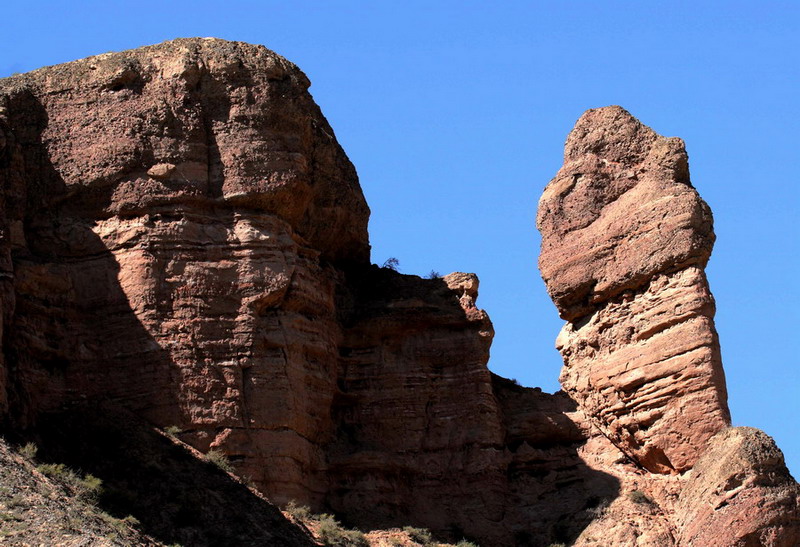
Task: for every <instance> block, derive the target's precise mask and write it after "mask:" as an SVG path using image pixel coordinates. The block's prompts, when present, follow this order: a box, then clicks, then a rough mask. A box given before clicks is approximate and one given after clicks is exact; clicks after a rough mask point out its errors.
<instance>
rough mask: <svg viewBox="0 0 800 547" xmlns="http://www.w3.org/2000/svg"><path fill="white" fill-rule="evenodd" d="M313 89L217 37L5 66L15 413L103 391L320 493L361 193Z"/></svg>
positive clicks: (198, 442)
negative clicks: (26, 67)
mask: <svg viewBox="0 0 800 547" xmlns="http://www.w3.org/2000/svg"><path fill="white" fill-rule="evenodd" d="M308 85H309V82H308V80H307V78H306V77H305V75H304V74H303V73H302V72H300V70H299V69H297V67H295V66H294V65H292V64H291V63H289V62H288V61H286V60H285V59H283V58H281V57H279V56H278V55H276V54H274V53H272V52H270V51H269V50H267V49H265V48H263V47H259V46H250V45H247V44H239V43H231V42H225V41H222V40H215V39H192V40H176V41H174V42H169V43H166V44H162V45H158V46H152V47H147V48H142V49H140V50H135V51H130V52H123V53H113V54H106V55H100V56H98V57H92V58H89V59H84V60H82V61H76V62H74V63H69V64H67V65H60V66H56V67H50V68H44V69H40V70H38V71H35V72H33V73H30V74H27V75H23V76H19V77H14V78H10V79H7V80H3V81H2V83H0V97H2V101H1V102H2V104H3V106H4V111H3V114H2V122H0V123H2V128H3V132H4V135H6V144H5V148H4V152H3V154H4V158H5V159H4V163H3V164H2V169H0V173H2V175H1V176H2V177H3V182H5V184H4V186H3V188H4V198H5V219H4V220H5V233H6V234H16V240H15V241H11V242H10V245H11V246H12V249H11V254H12V261H13V267H12V266H11V265H10V264H8V262H9V260H8V258H6V259H5V260H6V262H5V266H4V268H5V269H6V271H8V270H13V273H11V272H9V273H7V274H6V275H5V276H4V277H3V279H2V280H1V281H0V282H2V283H3V284H4V285H3V287H6V288H7V287H8V286H9V279H13V291H12V295H13V296H11V295H8V294H6V295H5V296H4V297H3V301H4V308H3V311H4V316H5V317H4V318H5V320H6V326H7V328H6V329H5V331H6V332H13V333H14V335H13V339H12V340H10V341H9V340H5V341H4V350H5V351H4V354H5V355H6V357H7V358H8V355H12V356H13V359H14V362H13V363H10V366H9V367H8V368H9V369H10V370H14V371H15V372H14V385H13V386H11V393H12V394H13V396H14V397H15V405H14V413H15V414H16V415H17V420H18V421H22V422H23V423H25V422H26V421H29V420H30V415H32V414H34V413H36V412H41V411H46V410H49V409H53V408H58V407H59V406H60V405H63V404H64V403H65V402H69V401H72V400H75V399H76V398H78V399H80V398H84V399H85V398H89V399H92V398H96V397H104V398H110V399H112V400H115V401H118V402H120V403H122V404H124V405H125V406H127V407H129V408H132V409H134V410H136V411H137V412H140V413H141V414H143V415H145V416H147V417H149V418H150V419H151V420H153V421H154V422H155V423H157V424H159V425H161V426H167V425H175V426H178V427H180V428H181V429H182V430H184V431H185V433H184V434H183V437H184V438H185V440H188V441H191V442H192V444H194V445H195V446H197V447H198V448H200V449H202V450H208V449H209V448H210V447H216V448H219V449H221V450H223V451H224V452H226V453H227V454H228V455H229V456H230V457H231V458H233V459H235V460H237V461H238V469H239V471H240V472H241V473H242V474H243V475H248V476H250V477H251V478H252V479H253V480H254V481H255V482H256V483H257V484H259V485H261V486H262V487H263V488H264V489H266V490H268V491H272V490H275V491H280V492H282V495H283V497H286V498H290V497H295V498H298V499H303V500H309V501H315V502H318V501H319V500H320V499H321V497H322V496H323V495H324V492H325V490H326V487H327V479H326V478H325V477H324V470H325V456H324V454H323V451H322V446H323V445H325V444H326V443H327V442H329V441H330V440H331V435H332V434H333V425H332V422H331V401H332V399H333V396H334V392H335V391H336V375H337V359H338V350H337V341H338V339H339V337H340V327H339V325H338V323H337V318H336V312H335V307H334V296H335V292H336V287H337V283H338V282H339V281H338V280H339V278H340V277H341V273H340V272H339V271H338V270H337V269H336V268H337V267H338V268H343V267H351V266H352V265H366V264H367V263H368V258H369V244H368V241H367V233H366V226H367V219H368V214H369V210H368V208H367V206H366V203H365V202H364V199H363V196H362V193H361V189H360V187H359V185H358V181H357V177H356V174H355V170H354V169H353V167H352V165H351V164H350V162H349V161H348V160H347V158H346V156H345V155H344V152H343V151H342V150H341V148H340V147H339V145H338V144H337V143H336V141H335V139H334V138H333V131H332V130H331V128H330V127H329V126H328V124H327V122H326V121H325V119H324V117H323V116H322V114H321V113H320V111H319V109H318V108H317V106H316V105H315V104H314V102H313V100H312V98H311V96H310V95H309V93H308V91H307V88H308ZM4 241H5V242H8V238H5V239H4ZM0 250H1V251H3V252H4V253H5V255H4V256H5V257H8V256H9V244H8V243H6V246H5V247H3V249H0ZM14 300H16V302H17V304H16V306H15V305H14V304H13V301H14ZM7 301H8V302H9V303H8V304H6V302H7ZM9 317H11V318H10V319H9ZM9 346H10V347H9ZM4 371H5V369H4ZM4 393H5V390H4Z"/></svg>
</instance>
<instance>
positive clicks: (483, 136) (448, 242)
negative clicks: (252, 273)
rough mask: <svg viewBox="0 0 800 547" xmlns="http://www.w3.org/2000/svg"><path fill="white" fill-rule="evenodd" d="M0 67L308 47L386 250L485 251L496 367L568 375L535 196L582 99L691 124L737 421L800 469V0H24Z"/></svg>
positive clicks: (481, 257)
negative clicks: (146, 53)
mask: <svg viewBox="0 0 800 547" xmlns="http://www.w3.org/2000/svg"><path fill="white" fill-rule="evenodd" d="M3 11H4V13H3V18H4V23H5V24H4V29H3V32H2V33H0V76H7V75H10V74H11V73H13V72H24V71H27V70H31V69H34V68H38V67H40V66H43V65H51V64H56V63H60V62H66V61H70V60H73V59H77V58H81V57H86V56H88V55H94V54H98V53H103V52H106V51H117V50H122V49H129V48H134V47H138V46H142V45H147V44H152V43H158V42H162V41H164V40H169V39H172V38H177V37H186V36H215V37H219V38H226V39H231V40H241V41H246V42H252V43H259V44H264V45H266V46H267V47H269V48H270V49H273V50H275V51H277V52H278V53H280V54H281V55H284V56H285V57H287V58H288V59H290V60H291V61H294V62H295V63H297V64H298V65H299V66H300V67H301V68H302V69H303V70H304V71H305V72H306V74H307V75H308V76H309V77H310V79H311V81H312V82H313V85H312V87H311V92H312V93H313V95H314V97H315V99H316V100H317V102H318V103H319V104H320V106H321V107H322V109H323V112H324V113H325V114H326V116H327V117H328V119H329V121H330V122H331V125H332V126H333V128H334V129H335V131H336V134H337V137H338V139H339V141H340V142H341V143H342V145H343V146H344V148H345V150H346V151H347V153H348V155H349V156H350V158H351V160H352V161H353V163H354V164H355V165H356V168H357V169H358V171H359V175H360V177H361V184H362V186H363V188H364V192H365V194H366V196H367V199H368V201H369V204H370V207H371V208H372V219H371V222H370V234H371V239H372V245H373V261H374V262H376V263H382V262H383V261H384V260H386V259H387V258H389V257H396V258H398V259H399V261H400V266H401V271H402V272H404V273H414V274H419V275H425V274H427V273H428V272H430V271H431V270H436V271H438V272H441V273H449V272H451V271H472V272H476V273H477V274H478V275H479V276H480V278H481V282H482V284H481V296H480V299H479V302H478V303H479V305H481V306H482V307H484V308H485V309H486V310H487V311H488V312H489V314H490V315H491V317H492V319H493V321H494V324H495V329H496V331H497V335H496V338H495V343H494V345H493V348H492V358H491V361H490V368H492V370H494V371H495V372H497V373H499V374H502V375H504V376H507V377H514V378H517V379H518V380H519V381H520V382H521V383H523V384H524V385H528V386H541V387H542V388H544V389H545V390H548V391H553V390H556V389H558V383H557V378H558V374H559V370H560V367H561V358H560V356H559V355H558V353H557V352H556V351H555V349H554V340H555V337H556V334H557V333H558V330H559V329H560V327H561V321H560V320H559V319H558V316H557V314H556V311H555V308H554V306H553V305H552V304H551V302H550V300H549V298H548V297H547V294H546V293H545V290H544V284H543V283H542V281H541V279H540V277H539V274H538V271H537V269H536V258H537V254H538V245H539V237H538V233H537V232H536V230H535V212H536V203H537V200H538V197H539V195H540V193H541V191H542V189H543V188H544V186H545V185H546V184H547V182H548V181H549V180H550V178H551V177H552V176H553V175H554V174H555V172H556V171H557V169H558V168H559V167H560V165H561V161H562V150H563V143H564V139H565V137H566V135H567V133H568V132H569V130H570V129H571V127H572V125H573V124H574V122H575V120H577V118H578V117H579V116H580V114H581V113H582V112H583V111H584V110H586V109H588V108H594V107H599V106H605V105H609V104H620V105H622V106H623V107H625V108H626V109H628V110H629V111H630V112H631V113H633V115H635V116H637V117H638V118H639V119H640V120H642V122H644V123H645V124H647V125H649V126H651V127H653V128H654V129H655V130H656V131H658V132H659V133H661V134H664V135H669V136H680V137H682V138H683V139H684V140H685V141H686V143H687V148H688V151H689V155H690V165H691V172H692V180H693V183H694V185H695V187H696V188H697V189H698V190H699V192H700V194H701V195H702V196H703V197H704V198H705V200H706V201H707V202H708V203H709V204H710V205H711V207H712V209H713V211H714V216H715V225H716V233H717V244H716V247H715V250H714V254H713V256H712V258H711V263H710V265H709V268H708V276H709V279H710V283H711V289H712V291H713V292H714V294H715V296H716V299H717V308H718V315H717V328H718V330H719V334H720V339H721V342H722V351H723V361H724V364H725V370H726V374H727V378H728V391H729V395H730V405H731V410H732V414H733V420H734V424H735V425H750V426H755V427H759V428H761V429H763V430H765V431H766V432H767V433H769V434H770V435H772V436H773V437H775V438H776V440H777V441H778V444H779V446H780V447H781V448H782V449H783V451H784V453H785V454H786V457H787V462H788V464H789V467H790V469H792V471H793V473H794V475H795V476H796V477H797V476H798V475H800V438H798V435H797V432H798V427H797V419H798V418H797V416H800V367H799V365H800V350H798V341H800V336H798V334H797V333H798V324H799V323H800V321H798V320H800V311H799V310H800V298H798V293H797V289H796V288H795V285H797V284H798V279H797V273H798V266H799V265H800V264H799V263H800V260H798V251H800V230H798V227H797V224H796V218H797V211H798V206H800V180H798V178H799V177H798V174H797V173H798V170H797V164H798V160H800V157H799V156H800V154H798V145H797V127H798V119H800V99H798V97H800V53H798V52H800V3H798V2H788V1H787V2H770V1H762V2H736V1H730V2H722V1H720V2H681V1H673V2H660V3H657V2H641V1H639V2H582V1H575V2H555V1H553V2H513V1H512V2H497V3H491V4H490V3H486V2H469V1H458V2H456V1H442V2H432V1H427V2H419V1H404V2H388V1H387V2H375V1H373V2H323V1H320V2H303V1H292V2H270V1H260V2H242V1H236V0H230V1H228V2H224V3H221V2H204V1H200V0H196V1H193V2H182V1H176V2H151V1H137V2H124V1H118V2H109V1H107V0H106V1H104V2H79V1H74V0H73V1H70V2H55V1H54V2H26V3H22V2H14V3H11V4H10V5H7V6H4V10H3Z"/></svg>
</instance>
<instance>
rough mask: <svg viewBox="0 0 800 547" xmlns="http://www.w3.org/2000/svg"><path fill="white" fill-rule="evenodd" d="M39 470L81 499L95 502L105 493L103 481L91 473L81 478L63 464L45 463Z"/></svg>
mask: <svg viewBox="0 0 800 547" xmlns="http://www.w3.org/2000/svg"><path fill="white" fill-rule="evenodd" d="M37 469H38V470H39V471H40V472H42V473H43V474H45V475H47V476H48V477H50V478H51V479H55V480H57V481H59V482H61V483H63V484H64V485H66V486H67V487H68V488H70V489H71V490H73V491H74V492H75V494H77V496H78V497H79V498H82V499H84V500H86V501H90V502H95V501H96V500H97V498H98V497H99V496H100V494H101V493H102V492H103V481H102V480H101V479H99V478H97V477H95V476H94V475H92V474H91V473H87V474H86V475H85V476H83V477H81V476H80V475H79V474H78V473H77V472H75V471H73V470H72V469H70V468H69V467H67V466H66V465H64V464H63V463H43V464H42V465H39V466H38V467H37Z"/></svg>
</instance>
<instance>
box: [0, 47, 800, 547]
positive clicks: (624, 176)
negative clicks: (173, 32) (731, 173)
mask: <svg viewBox="0 0 800 547" xmlns="http://www.w3.org/2000/svg"><path fill="white" fill-rule="evenodd" d="M308 86H309V82H308V80H307V78H306V77H305V76H304V75H303V73H302V72H300V70H299V69H297V67H295V66H294V65H292V64H291V63H289V62H288V61H286V60H285V59H283V58H281V57H280V56H278V55H276V54H274V53H272V52H270V51H268V50H266V49H264V48H263V47H260V46H251V45H247V44H240V43H231V42H225V41H222V40H216V39H182V40H176V41H174V42H168V43H165V44H161V45H158V46H151V47H147V48H142V49H139V50H135V51H130V52H123V53H114V54H106V55H101V56H97V57H92V58H89V59H85V60H82V61H76V62H74V63H69V64H67V65H60V66H56V67H50V68H44V69H40V70H38V71H34V72H33V73H30V74H27V75H21V76H16V77H13V78H10V79H6V80H2V81H0V183H2V185H1V186H0V193H2V200H0V223H1V224H2V226H0V227H1V228H2V238H0V304H2V316H0V319H1V320H2V327H3V328H2V339H0V342H2V352H0V359H2V360H0V415H1V416H2V417H3V419H4V422H5V424H6V426H7V427H9V428H14V429H16V430H20V429H26V428H27V429H29V430H31V429H32V430H33V431H36V430H37V421H43V420H42V419H41V418H40V417H41V416H48V417H49V416H53V415H54V414H56V415H57V414H58V413H60V412H65V413H67V415H68V416H69V415H71V414H69V413H68V412H67V411H66V410H64V409H65V408H72V407H75V406H77V407H80V408H83V407H87V408H89V409H90V410H88V411H87V410H85V409H84V410H82V411H81V412H79V413H78V415H80V416H82V417H90V416H91V415H92V412H91V409H92V408H118V407H122V408H124V409H126V410H125V411H124V412H122V413H121V414H120V415H122V416H130V415H131V413H133V414H134V415H136V416H139V417H143V418H145V419H146V420H148V421H149V422H150V423H151V424H154V425H155V426H157V427H160V428H166V427H168V426H174V427H176V428H177V429H179V430H180V433H178V435H179V437H180V438H181V440H183V441H185V442H187V443H189V444H190V445H192V446H193V447H195V448H197V449H199V450H200V451H202V452H207V451H209V450H210V449H216V450H219V451H221V452H222V453H224V454H225V455H227V457H228V458H229V459H230V461H231V463H232V465H233V467H234V469H235V472H236V474H238V475H239V476H240V477H247V478H248V479H250V480H251V481H252V483H253V484H254V485H255V486H256V487H257V488H258V489H259V490H261V492H263V493H264V494H266V495H268V496H269V498H270V499H271V500H273V501H274V502H277V503H285V502H287V501H289V500H291V499H295V500H297V501H298V502H300V503H308V504H310V505H311V506H312V508H313V509H314V510H331V511H334V512H336V513H337V515H338V516H339V517H340V518H342V519H343V520H345V521H346V522H347V523H348V524H355V525H360V526H362V527H387V526H402V525H408V524H411V525H415V526H426V527H429V528H431V529H432V530H433V531H434V532H435V533H436V534H437V535H438V536H439V537H441V538H443V539H454V540H459V539H461V538H462V537H468V538H470V539H474V540H476V541H478V542H479V543H482V544H484V545H497V546H505V545H547V544H550V543H559V542H562V543H575V544H577V545H582V544H591V543H592V542H595V543H597V542H601V543H602V542H604V541H605V542H608V541H612V542H613V544H615V545H636V544H642V543H643V542H644V544H648V545H688V544H698V542H699V541H710V540H709V539H708V538H709V537H711V536H709V535H708V533H709V532H705V531H704V530H706V528H709V529H712V530H715V529H716V530H721V529H722V528H723V527H724V528H725V529H726V532H725V533H726V534H727V535H724V536H720V537H724V538H726V539H725V541H729V542H730V543H729V544H730V545H735V544H737V543H736V542H737V541H740V540H741V541H745V540H742V539H741V538H745V539H746V540H747V541H750V539H748V538H756V537H758V538H762V539H763V538H767V539H769V541H773V542H774V544H775V545H790V544H791V543H790V542H791V541H793V539H792V538H795V537H796V534H797V531H798V530H800V516H798V510H797V496H796V493H797V485H796V483H794V482H793V480H792V479H791V477H790V476H789V475H788V472H786V470H785V466H783V464H782V458H781V456H780V453H779V451H777V449H776V448H774V445H771V444H770V442H771V441H770V440H769V439H768V438H767V437H766V436H764V435H763V434H760V433H759V434H755V433H748V432H742V431H739V430H727V429H726V427H727V425H728V423H729V418H728V413H727V406H726V400H725V386H724V378H723V376H722V368H721V363H720V359H719V347H718V342H717V338H716V334H715V332H714V328H713V313H714V302H713V298H712V297H711V294H710V292H709V291H708V286H707V283H706V280H705V277H704V274H703V267H704V266H705V262H706V261H707V260H708V257H709V255H710V253H711V245H712V243H713V231H712V228H711V216H710V212H709V210H708V207H707V206H706V205H705V204H704V203H703V202H702V200H700V198H699V197H698V196H697V193H696V192H695V191H694V189H693V188H692V187H691V185H690V184H689V178H688V164H687V160H686V155H685V152H684V151H683V144H682V142H681V141H679V140H678V139H665V138H663V137H660V136H658V135H657V134H655V133H654V132H653V131H652V130H650V129H649V128H647V127H645V126H643V125H642V124H640V123H639V122H638V121H636V120H635V119H634V118H633V117H632V116H630V114H628V113H627V112H625V111H624V110H622V109H620V108H616V107H611V108H606V109H600V110H595V111H589V112H588V113H587V114H586V115H584V117H582V118H581V120H580V121H579V122H578V125H577V126H576V128H575V130H574V131H573V132H572V133H571V135H570V137H569V139H568V142H567V151H566V155H565V159H566V161H565V165H564V167H563V168H562V170H561V171H560V172H559V173H558V175H557V176H556V178H555V179H554V180H553V181H552V182H551V183H550V184H549V185H548V187H547V189H546V190H545V193H544V196H543V198H542V201H541V203H540V211H539V217H538V221H539V226H540V229H541V230H542V235H543V247H542V256H541V260H540V266H541V269H542V273H543V276H544V278H545V281H546V283H547V286H548V290H549V291H550V292H551V295H552V296H553V299H554V301H555V303H556V306H557V308H558V309H559V312H560V313H561V315H562V317H564V318H565V319H566V320H567V321H568V323H567V325H566V326H565V327H564V330H563V331H562V333H561V335H560V336H559V339H558V346H559V349H560V350H561V352H562V354H563V356H564V359H565V366H564V370H563V373H562V382H563V384H564V387H565V391H564V392H559V393H556V394H554V395H550V394H546V393H542V392H541V390H537V389H529V388H523V387H521V386H518V385H516V384H515V383H514V382H512V381H509V380H505V379H502V378H500V377H497V376H494V375H492V374H491V373H490V372H489V370H488V369H487V362H488V359H489V347H490V344H491V339H492V335H493V330H492V325H491V322H490V320H489V318H488V316H487V315H486V313H485V312H484V311H482V310H480V309H479V308H478V307H477V306H476V299H477V296H478V280H477V277H475V276H474V275H472V274H464V273H455V274H451V275H448V276H445V277H444V278H439V279H420V278H418V277H416V276H407V275H401V274H399V273H397V272H394V271H392V270H389V269H386V268H378V267H377V266H374V265H371V264H370V263H369V242H368V238H367V233H366V226H367V220H368V215H369V210H368V208H367V205H366V203H365V202H364V199H363V195H362V193H361V189H360V187H359V185H358V180H357V177H356V174H355V170H354V168H353V166H352V165H351V164H350V162H349V161H348V160H347V157H346V156H345V154H344V152H343V151H342V149H341V148H340V147H339V145H338V144H337V142H336V140H335V138H334V136H333V131H332V129H331V128H330V126H329V125H328V123H327V122H326V121H325V119H324V117H323V116H322V114H321V113H320V111H319V108H318V107H317V106H316V105H315V104H314V102H313V100H312V98H311V96H310V95H309V93H308V90H307V88H308ZM96 403H99V406H93V405H95V404H96ZM89 419H90V418H82V420H89ZM46 420H49V418H46ZM107 422H108V420H107V421H106V422H105V423H103V424H102V426H103V427H108V423H107ZM47 423H57V422H56V421H48V422H47ZM81 427H82V426H81ZM38 428H39V430H40V431H41V430H43V429H46V428H44V427H43V426H41V424H38ZM121 430H122V428H121ZM730 431H734V433H731V432H730ZM736 431H739V432H738V433H736ZM56 437H57V435H56ZM709 443H710V444H709ZM707 445H708V446H710V448H708V449H706V446H707ZM706 450H708V452H707V453H706V454H705V455H703V453H704V451H706ZM118 452H119V451H117V453H118ZM95 457H96V455H95ZM116 457H120V456H119V455H117V456H116ZM100 460H102V458H100ZM704 462H705V463H704ZM715 462H721V463H719V465H717V463H715ZM726 462H727V463H726ZM103 466H104V467H103V469H109V468H112V469H113V468H115V467H116V466H115V465H112V464H109V463H108V462H103ZM693 466H694V469H692V467H693ZM687 470H688V472H687ZM740 479H741V482H739V481H740ZM636 491H640V492H639V494H641V496H644V498H641V496H633V497H631V495H632V494H633V493H634V492H636ZM642 492H643V493H642ZM709 495H711V496H712V497H714V499H715V500H717V501H715V503H717V506H718V507H717V509H719V508H724V509H723V510H721V511H720V510H715V511H713V512H711V511H709V510H708V509H707V508H706V507H705V506H704V505H703V504H702V503H703V502H701V501H699V500H700V499H701V498H704V497H707V496H709ZM792 496H794V497H792ZM201 497H202V496H201ZM641 499H647V500H649V504H642V503H640V501H641ZM637 500H638V501H637ZM793 500H794V501H793ZM138 501H139V502H141V500H138ZM793 502H794V505H792V503H793ZM759 504H760V505H759ZM134 505H135V504H134ZM140 505H141V504H140ZM756 506H763V507H766V509H765V513H764V514H762V515H761V516H759V518H747V519H745V518H744V515H747V514H748V513H749V512H751V511H752V510H753V509H752V508H753V507H756ZM696 523H703V524H702V527H700V525H698V524H696ZM720 533H722V532H720ZM704 534H705V535H704ZM792 534H795V535H792ZM737 538H738V539H737ZM770 538H771V539H770ZM787 542H789V543H787Z"/></svg>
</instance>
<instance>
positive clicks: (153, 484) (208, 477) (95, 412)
mask: <svg viewBox="0 0 800 547" xmlns="http://www.w3.org/2000/svg"><path fill="white" fill-rule="evenodd" d="M38 423H39V424H40V425H39V427H38V428H37V430H36V438H35V440H36V442H37V443H38V445H39V448H40V449H39V459H40V460H42V461H51V462H58V463H64V464H66V465H67V466H69V467H72V468H74V469H79V470H80V471H82V472H83V473H91V474H92V475H95V476H96V477H99V478H100V479H102V481H103V489H102V493H101V494H100V496H99V498H98V505H99V506H100V507H101V508H102V509H103V510H104V511H106V512H107V513H109V514H111V515H112V516H115V517H117V518H124V517H126V516H127V515H132V516H134V517H136V519H137V520H138V521H139V522H140V523H141V530H142V531H143V532H144V533H146V534H148V535H150V536H152V537H154V538H156V539H157V540H158V541H161V542H163V543H166V544H173V543H178V544H180V545H184V546H199V547H203V546H209V547H211V546H214V547H217V546H239V545H252V546H262V545H263V546H267V545H269V546H287V547H302V546H312V545H315V543H314V542H313V541H311V539H310V537H309V536H308V534H307V533H306V532H304V531H303V530H301V529H300V528H299V527H297V526H296V525H294V524H293V523H291V522H290V521H289V520H288V519H286V518H285V517H284V516H283V514H282V513H281V512H280V511H279V510H278V509H277V508H276V507H275V506H274V505H272V504H270V503H269V502H268V501H267V500H266V499H264V498H263V497H261V496H259V495H257V494H255V493H254V492H252V491H251V490H250V489H248V488H247V487H246V486H245V485H244V484H242V483H240V482H238V481H237V480H235V479H234V478H232V477H231V476H230V475H228V474H227V473H225V472H224V471H223V470H221V469H220V468H219V467H217V466H216V465H214V464H213V463H209V462H206V461H204V460H200V459H199V458H198V457H197V456H196V455H195V453H193V452H192V451H190V449H189V448H187V447H185V446H182V445H181V444H178V443H177V442H174V441H173V440H171V439H169V438H168V437H166V436H164V435H162V434H161V433H159V432H158V431H156V430H155V429H153V428H152V427H150V426H149V425H148V424H146V423H145V422H144V421H143V420H141V419H139V418H136V417H135V416H134V415H132V414H130V413H129V412H125V411H120V410H116V409H112V408H110V407H108V406H104V405H85V406H76V407H73V408H72V409H69V410H65V411H63V412H59V413H52V414H48V415H43V416H40V419H39V421H38Z"/></svg>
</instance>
